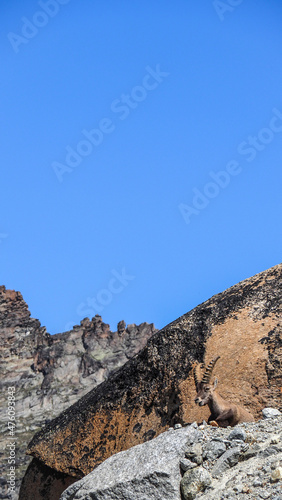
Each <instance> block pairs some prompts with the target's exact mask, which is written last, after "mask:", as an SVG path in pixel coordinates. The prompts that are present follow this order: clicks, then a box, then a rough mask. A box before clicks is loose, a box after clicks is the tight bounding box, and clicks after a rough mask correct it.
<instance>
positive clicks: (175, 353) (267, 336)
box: [20, 264, 282, 500]
mask: <svg viewBox="0 0 282 500" xmlns="http://www.w3.org/2000/svg"><path fill="white" fill-rule="evenodd" d="M281 287H282V265H281V264H280V265H278V266H275V267H273V268H271V269H269V270H267V271H265V272H263V273H260V274H258V275H256V276H254V277H252V278H249V279H247V280H245V281H243V282H241V283H239V284H237V285H235V286H233V287H232V288H230V289H228V290H226V291H225V292H223V293H221V294H218V295H216V296H214V297H212V298H211V299H209V300H208V301H206V302H205V303H203V304H201V305H199V306H198V307H196V308H195V309H193V310H192V311H191V312H189V313H187V314H185V315H184V316H181V317H180V318H179V319H177V320H176V321H174V322H173V323H171V324H169V325H168V326H166V327H165V328H163V329H162V330H160V331H159V332H158V333H157V334H155V335H154V336H153V337H152V338H151V339H150V340H149V341H148V343H147V345H146V347H145V348H144V349H143V350H142V351H141V352H140V353H139V354H138V355H137V356H135V357H134V358H132V359H131V360H130V361H128V362H127V363H126V364H125V365H124V366H123V367H122V368H121V369H119V370H118V371H117V372H115V373H114V374H112V375H111V376H110V377H109V378H108V380H106V381H105V382H103V383H102V384H100V385H99V386H98V387H96V388H95V389H93V390H92V391H91V392H89V393H88V394H86V395H85V396H84V397H83V398H82V399H80V400H79V401H78V402H77V403H75V404H74V405H73V406H71V407H70V408H68V409H67V410H66V411H64V412H63V413H61V414H60V415H59V416H58V417H57V418H56V419H54V420H53V421H52V422H50V423H49V424H47V425H46V427H45V429H43V430H42V431H41V432H39V433H37V434H36V435H35V436H34V438H33V440H32V441H31V443H30V445H29V447H28V453H29V454H30V455H32V456H33V457H35V459H34V461H33V462H32V464H31V465H30V468H29V470H28V472H27V474H26V476H25V479H24V481H23V485H22V489H21V495H20V499H21V500H25V499H28V498H30V494H31V493H30V492H31V491H33V492H34V487H33V486H34V485H33V484H32V481H31V480H30V478H31V477H33V474H34V472H33V470H34V469H38V468H39V469H40V464H41V463H42V464H44V466H48V467H50V468H51V469H53V470H54V471H57V472H61V473H62V474H68V475H69V476H70V477H73V478H76V479H79V478H81V477H82V476H84V475H86V474H88V473H89V472H90V471H91V470H93V469H94V467H96V466H97V465H99V464H100V463H101V462H103V461H104V460H105V459H107V458H108V457H110V456H111V455H113V454H114V453H117V452H119V451H122V450H127V449H128V448H130V447H132V446H134V445H136V444H139V443H142V442H146V441H148V440H150V439H151V438H153V437H156V436H157V435H159V434H160V433H162V432H164V431H165V430H166V429H167V428H168V427H169V426H171V425H173V424H174V423H177V422H180V423H183V424H184V423H188V422H193V421H194V420H197V421H201V420H202V419H205V420H206V419H207V418H208V415H209V411H208V409H207V407H202V408H199V407H197V406H196V405H195V404H194V397H195V387H194V381H193V375H192V365H193V361H195V360H197V361H199V362H204V361H205V362H207V361H209V360H210V359H212V358H214V357H216V356H218V355H219V356H220V357H221V358H220V360H219V361H218V363H217V365H216V369H215V371H214V375H216V376H217V377H218V379H219V389H218V390H219V391H220V393H221V395H222V396H223V397H225V398H226V399H230V400H232V401H233V402H234V403H240V404H241V405H243V406H245V407H246V408H247V409H249V410H250V411H251V412H252V413H253V414H254V415H255V416H256V418H258V417H260V416H261V410H262V408H264V407H265V406H270V407H272V406H274V407H277V408H281V386H282V370H281V355H282V352H281V349H282V339H281V311H282V307H281V306H282V294H281ZM45 481H46V482H48V481H49V483H50V477H49V476H48V475H47V476H46V478H45ZM34 494H35V497H34V498H36V499H38V500H39V499H40V498H42V496H40V492H35V493H34ZM48 498H51V497H47V496H45V500H48ZM52 500H55V497H52Z"/></svg>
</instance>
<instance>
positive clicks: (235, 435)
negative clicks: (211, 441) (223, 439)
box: [228, 426, 247, 441]
mask: <svg viewBox="0 0 282 500" xmlns="http://www.w3.org/2000/svg"><path fill="white" fill-rule="evenodd" d="M246 437H247V434H246V432H245V431H244V429H242V428H241V427H239V426H236V427H234V429H232V431H231V432H230V434H229V435H228V439H230V440H231V441H232V440H233V439H238V440H240V441H246Z"/></svg>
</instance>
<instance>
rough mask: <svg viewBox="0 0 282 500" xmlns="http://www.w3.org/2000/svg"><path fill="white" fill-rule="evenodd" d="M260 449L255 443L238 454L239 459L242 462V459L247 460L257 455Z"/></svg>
mask: <svg viewBox="0 0 282 500" xmlns="http://www.w3.org/2000/svg"><path fill="white" fill-rule="evenodd" d="M260 451H261V447H260V446H259V445H258V444H257V443H255V444H253V445H252V446H250V447H249V448H248V449H247V450H246V451H245V452H243V453H242V454H241V455H240V461H242V462H243V461H244V460H249V459H250V458H252V457H255V456H256V455H258V453H259V452H260Z"/></svg>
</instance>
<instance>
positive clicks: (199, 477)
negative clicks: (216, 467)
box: [180, 467, 212, 500]
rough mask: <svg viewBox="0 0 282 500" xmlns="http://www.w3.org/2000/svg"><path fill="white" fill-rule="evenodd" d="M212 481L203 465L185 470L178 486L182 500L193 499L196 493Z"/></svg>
mask: <svg viewBox="0 0 282 500" xmlns="http://www.w3.org/2000/svg"><path fill="white" fill-rule="evenodd" d="M211 483H212V478H211V475H210V474H209V472H208V471H207V470H206V469H204V468H203V467H196V469H192V470H190V471H187V472H185V474H184V476H183V478H182V480H181V483H180V486H181V492H182V495H183V499H184V500H193V499H194V498H195V497H196V495H197V494H198V493H199V492H201V491H204V490H205V489H206V488H208V486H210V485H211Z"/></svg>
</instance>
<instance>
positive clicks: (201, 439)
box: [60, 409, 282, 500]
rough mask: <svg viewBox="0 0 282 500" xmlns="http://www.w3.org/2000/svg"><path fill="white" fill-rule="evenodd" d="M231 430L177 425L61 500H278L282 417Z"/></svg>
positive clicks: (113, 460)
mask: <svg viewBox="0 0 282 500" xmlns="http://www.w3.org/2000/svg"><path fill="white" fill-rule="evenodd" d="M263 414H264V417H267V418H263V419H261V420H259V421H258V422H256V423H244V424H239V425H238V426H236V427H234V428H233V429H231V428H225V429H223V428H218V427H211V426H208V425H207V424H205V423H204V424H202V425H199V426H198V425H197V423H196V422H194V423H193V424H192V425H190V426H186V427H182V426H181V424H176V425H175V429H169V430H168V431H166V432H164V433H163V434H161V435H160V436H158V437H157V438H155V439H153V440H151V441H149V442H147V443H144V444H141V445H137V446H134V447H133V448H131V449H130V450H128V451H125V452H120V453H117V454H116V455H113V456H112V457H110V458H108V459H107V460H106V461H105V462H104V463H103V464H101V465H99V466H98V467H97V468H96V469H95V470H94V471H93V472H91V473H90V474H88V475H87V476H86V477H84V478H83V479H81V480H80V481H78V482H77V483H75V484H73V485H72V486H70V487H69V488H68V489H67V490H65V492H64V493H63V494H62V496H61V497H60V500H84V499H85V498H92V499H95V500H112V499H113V498H116V499H123V500H132V499H133V498H136V499H141V498H142V500H181V499H182V500H194V499H196V500H224V499H229V500H237V499H238V500H260V499H271V500H281V498H282V415H281V413H280V412H279V411H278V410H274V409H265V410H263Z"/></svg>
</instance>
